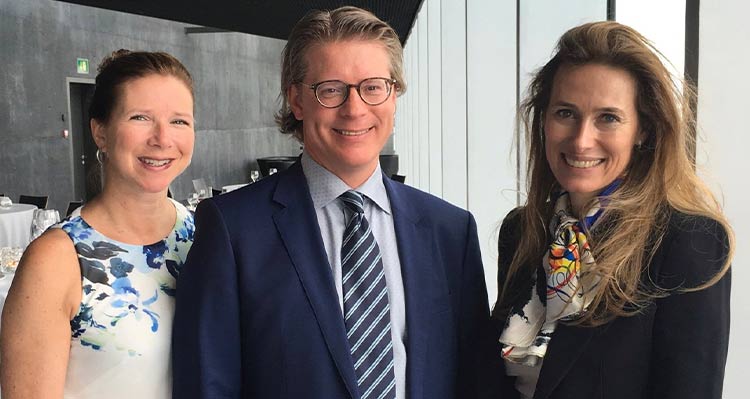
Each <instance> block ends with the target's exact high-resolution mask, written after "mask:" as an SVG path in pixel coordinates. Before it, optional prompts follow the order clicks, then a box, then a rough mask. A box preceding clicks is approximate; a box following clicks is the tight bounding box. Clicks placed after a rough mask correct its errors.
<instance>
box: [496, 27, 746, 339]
mask: <svg viewBox="0 0 750 399" xmlns="http://www.w3.org/2000/svg"><path fill="white" fill-rule="evenodd" d="M660 55H661V53H659V51H658V50H657V49H656V48H655V47H654V46H653V44H651V42H649V41H648V39H646V38H645V37H643V36H642V35H641V34H640V33H638V32H637V31H635V30H634V29H632V28H630V27H628V26H625V25H622V24H619V23H617V22H611V21H607V22H594V23H587V24H584V25H581V26H578V27H575V28H573V29H570V30H569V31H567V32H566V33H565V34H564V35H563V36H562V37H561V38H560V40H559V41H558V43H557V47H556V50H555V54H554V56H553V57H552V59H551V60H550V61H549V62H548V63H547V64H546V65H544V66H543V67H542V68H541V69H539V70H538V71H537V72H536V73H535V75H534V77H533V80H532V82H531V83H530V87H529V92H528V94H527V97H526V98H525V100H524V102H523V103H522V104H521V109H520V111H519V117H520V118H521V119H522V121H523V127H524V129H523V131H524V132H525V134H524V139H525V143H526V145H527V149H528V152H529V153H528V164H527V176H526V180H527V181H526V183H527V187H528V193H527V194H528V196H527V203H526V206H525V207H524V208H522V211H521V212H522V215H521V223H522V226H524V229H523V233H522V236H521V238H520V243H519V246H518V249H517V251H516V253H515V254H514V256H513V260H512V262H511V265H510V268H509V269H508V271H507V273H508V274H507V276H506V279H505V286H504V287H502V289H501V295H500V298H499V299H500V300H499V301H498V304H499V306H502V307H505V306H509V305H511V304H510V303H509V301H511V300H512V299H511V298H507V297H505V296H504V293H506V292H512V291H513V290H512V289H509V288H510V287H512V286H513V282H514V276H515V279H516V281H518V280H517V279H523V278H527V277H530V274H531V273H534V272H535V270H536V268H537V267H538V264H539V262H540V259H541V256H542V254H543V253H544V251H545V250H547V247H548V244H549V239H550V238H549V234H548V232H547V229H546V226H547V224H548V222H549V220H550V218H551V217H552V212H553V210H552V205H553V204H552V203H551V199H552V198H554V197H555V195H556V194H557V193H558V192H560V191H561V187H560V186H559V184H558V182H557V181H556V179H555V177H554V175H553V174H552V170H551V169H550V167H549V164H548V163H547V159H546V156H545V148H544V127H543V121H544V116H545V111H546V110H547V106H548V105H549V101H550V96H551V92H552V85H553V81H554V78H555V74H556V73H557V71H558V70H559V69H560V67H561V66H563V65H572V66H580V65H585V64H602V65H607V66H611V67H616V68H621V69H623V70H625V71H627V72H628V73H630V74H631V75H632V77H633V78H634V79H635V82H636V86H637V87H636V109H637V112H638V120H639V125H640V128H641V131H642V133H643V136H644V140H643V142H642V143H641V145H638V146H636V147H635V148H634V150H633V154H632V156H631V161H630V164H629V165H628V168H627V173H626V175H625V177H624V179H623V182H622V184H621V186H620V188H619V189H618V190H617V191H616V192H615V193H614V194H613V195H612V196H610V197H609V199H608V205H607V209H606V211H605V214H604V215H603V216H602V223H600V227H595V228H594V231H592V232H589V240H590V242H591V246H592V251H593V255H594V259H596V267H595V269H594V270H592V272H594V273H597V274H598V275H599V276H600V277H601V282H600V287H601V288H600V289H599V290H598V292H597V294H596V295H595V297H594V299H593V302H592V303H591V305H590V306H589V311H588V312H586V313H585V314H584V315H583V316H582V317H581V318H580V319H578V320H577V321H575V322H574V323H575V324H579V325H589V326H595V325H600V324H603V323H606V322H608V321H611V320H612V319H614V318H616V317H619V316H631V315H633V314H636V313H638V312H639V310H640V309H642V307H643V306H644V305H646V304H647V302H648V301H649V300H651V299H653V298H656V297H660V296H663V295H666V294H667V290H666V289H663V288H660V287H657V286H656V285H655V284H642V283H643V281H642V276H643V274H642V273H643V272H644V271H645V270H646V268H647V265H649V264H650V262H651V258H652V257H653V255H654V251H655V250H656V248H658V247H659V244H660V243H661V240H662V238H663V236H664V234H665V228H666V224H667V223H668V219H669V214H670V212H671V211H672V210H676V211H680V212H683V213H685V214H689V215H700V216H705V217H708V218H711V219H714V220H716V221H717V222H718V223H719V224H720V225H721V226H722V227H723V228H724V230H725V231H726V233H727V236H728V243H729V254H728V256H727V259H726V261H725V263H724V265H723V267H722V268H721V270H720V271H718V273H716V274H715V275H714V276H713V278H711V279H710V280H708V281H706V282H705V283H703V284H701V285H700V286H697V287H683V289H686V290H699V289H703V288H706V287H708V286H711V285H712V284H714V283H716V282H717V281H718V280H719V279H720V278H721V277H722V276H723V275H724V274H725V273H726V271H727V270H728V269H729V263H730V260H731V256H732V252H733V248H734V237H733V233H732V229H731V227H730V226H729V224H728V222H727V220H726V218H725V216H724V215H723V213H722V210H721V206H720V204H719V203H718V202H717V200H716V198H715V197H714V196H713V194H712V193H711V191H710V190H709V189H708V188H707V187H706V185H705V184H704V183H703V182H702V181H701V179H700V178H699V177H698V176H697V174H696V172H695V161H694V156H693V151H694V149H695V133H696V127H695V119H694V111H693V108H692V104H696V102H695V98H696V93H695V89H694V87H693V86H692V85H691V84H690V83H689V82H685V81H681V80H675V79H673V76H672V74H671V73H670V72H669V70H668V69H667V68H666V67H665V65H664V64H663V63H662V61H661V60H660V58H659V56H660ZM520 135H521V132H519V136H520ZM595 201H596V199H594V200H592V204H588V206H587V208H588V207H590V206H591V205H593V202H595ZM601 226H605V227H601ZM597 233H599V234H597Z"/></svg>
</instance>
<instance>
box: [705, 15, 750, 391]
mask: <svg viewBox="0 0 750 399" xmlns="http://www.w3.org/2000/svg"><path fill="white" fill-rule="evenodd" d="M748 15H750V3H747V2H740V1H731V0H712V1H701V8H700V50H699V57H700V58H699V66H698V69H699V73H698V125H699V126H700V129H701V131H700V133H699V142H698V160H699V166H700V167H702V168H703V175H704V176H705V177H706V179H707V180H709V181H710V182H713V183H714V187H715V188H716V191H718V192H719V193H720V194H722V197H723V202H724V206H725V211H726V213H727V215H728V217H729V221H730V222H731V223H732V226H733V227H734V232H735V234H736V239H737V252H736V253H735V255H734V262H733V263H732V282H733V286H734V287H733V289H732V291H733V292H732V327H731V332H730V337H729V359H728V361H727V369H726V378H725V380H724V398H726V399H743V398H747V397H748V393H747V381H746V380H747V378H748V377H747V362H748V359H750V345H748V343H747V342H746V341H747V340H748V337H750V310H748V309H750V296H748V295H746V293H745V292H744V291H745V287H744V283H745V282H746V281H747V280H748V279H750V269H748V266H750V261H748V259H750V247H748V243H749V242H750V185H748V177H747V173H746V172H745V171H746V170H747V168H746V167H745V166H744V165H745V161H746V160H747V159H748V156H747V152H748V149H750V129H748V123H747V121H745V120H744V117H743V116H742V115H746V114H747V112H748V105H750V101H748V95H749V93H750V79H748V72H749V71H750V51H748V39H750V24H749V23H748V21H747V16H748Z"/></svg>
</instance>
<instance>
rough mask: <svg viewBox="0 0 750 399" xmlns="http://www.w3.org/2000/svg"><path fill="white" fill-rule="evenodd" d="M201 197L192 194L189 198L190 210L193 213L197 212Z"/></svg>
mask: <svg viewBox="0 0 750 399" xmlns="http://www.w3.org/2000/svg"><path fill="white" fill-rule="evenodd" d="M200 201H201V200H200V197H199V195H198V193H190V195H189V196H188V198H187V202H188V206H187V208H188V210H189V211H191V212H195V208H196V207H197V206H198V203H199V202H200Z"/></svg>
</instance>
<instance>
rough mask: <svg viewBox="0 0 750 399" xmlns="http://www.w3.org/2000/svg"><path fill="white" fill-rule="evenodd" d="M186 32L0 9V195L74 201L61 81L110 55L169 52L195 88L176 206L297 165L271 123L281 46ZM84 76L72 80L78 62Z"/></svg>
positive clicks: (27, 2)
mask: <svg viewBox="0 0 750 399" xmlns="http://www.w3.org/2000/svg"><path fill="white" fill-rule="evenodd" d="M186 26H189V25H186V24H182V23H177V22H171V21H166V20H160V19H154V18H148V17H141V16H137V15H131V14H125V13H119V12H115V11H108V10H101V9H96V8H91V7H85V6H78V5H73V4H67V3H60V2H56V1H51V0H23V1H18V0H0V55H1V56H2V60H3V61H4V65H3V72H2V73H0V96H1V97H0V193H4V194H6V195H10V196H11V198H12V199H14V200H16V199H18V196H19V195H20V194H37V195H38V194H46V195H49V196H50V205H49V206H50V207H51V208H56V209H58V210H65V208H66V207H67V203H68V201H72V200H74V199H76V198H75V190H74V188H73V184H74V182H73V165H74V162H77V161H78V160H74V159H73V148H74V146H75V145H78V142H77V140H78V139H79V138H78V137H79V136H77V134H79V132H75V131H71V132H70V137H69V138H67V139H65V138H63V137H62V135H61V132H62V130H63V129H69V126H70V125H69V120H70V115H68V114H67V113H68V93H67V90H68V88H67V83H66V78H89V79H91V78H93V77H94V76H95V75H96V73H95V71H96V66H97V65H98V63H99V62H100V61H101V60H102V58H103V57H105V56H106V55H107V54H109V53H110V52H111V51H113V50H117V49H120V48H128V49H132V50H149V51H156V50H162V51H167V52H169V53H171V54H173V55H175V56H176V57H177V58H179V59H180V60H181V61H182V62H183V63H184V64H185V65H186V66H187V68H188V69H189V70H190V72H191V73H192V74H193V78H194V80H195V100H196V103H195V107H196V111H195V117H196V149H195V154H194V157H193V162H192V164H191V166H190V167H189V168H188V169H187V170H186V172H185V173H184V174H183V176H181V177H179V178H178V179H177V180H176V181H175V182H174V183H173V186H172V190H173V192H174V194H175V197H177V198H184V197H186V196H187V195H188V193H189V192H190V191H192V184H191V180H192V179H193V178H197V177H204V178H206V179H207V180H208V181H209V182H211V183H212V184H213V185H214V186H215V187H221V186H223V185H227V184H234V183H241V182H245V181H247V179H248V174H249V170H250V168H251V167H253V168H254V167H255V164H254V162H255V159H256V158H259V157H264V156H272V155H297V154H299V152H300V151H299V144H298V143H297V142H296V141H294V140H292V139H290V138H289V137H286V136H284V135H281V134H280V133H278V131H277V130H276V127H275V125H274V123H273V113H274V112H275V110H276V108H277V104H278V102H277V100H278V91H279V57H280V54H281V50H282V48H283V46H284V43H285V42H284V41H282V40H277V39H269V38H262V37H256V36H252V35H247V34H240V33H202V34H190V35H186V34H185V32H184V28H185V27H186ZM79 57H80V58H87V59H89V62H90V66H91V69H92V70H91V72H90V73H89V74H78V73H76V58H79Z"/></svg>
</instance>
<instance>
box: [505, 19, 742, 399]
mask: <svg viewBox="0 0 750 399" xmlns="http://www.w3.org/2000/svg"><path fill="white" fill-rule="evenodd" d="M658 54H659V53H658V51H657V50H656V49H655V48H654V47H653V46H652V45H651V43H650V42H648V40H647V39H645V38H644V37H643V36H641V35H640V34H639V33H638V32H636V31H635V30H633V29H632V28H629V27H627V26H624V25H621V24H618V23H616V22H597V23H590V24H585V25H582V26H579V27H576V28H573V29H571V30H569V31H568V32H566V33H565V34H564V35H563V36H562V38H561V39H560V41H559V42H558V45H557V48H556V52H555V55H554V56H553V58H552V59H551V60H550V61H549V62H548V63H547V64H546V65H545V66H544V67H542V68H541V69H540V70H539V71H538V72H537V73H536V75H535V77H534V79H533V81H532V83H531V87H530V89H529V96H528V97H527V99H526V100H525V102H524V103H523V106H522V116H523V118H524V121H525V124H526V129H525V130H526V137H525V138H526V144H527V148H528V150H529V160H528V174H529V175H528V179H527V182H528V195H527V202H526V204H525V206H523V207H520V208H517V209H515V210H513V211H512V212H511V213H510V214H508V216H507V217H506V218H505V220H504V221H503V224H502V227H501V229H500V235H499V243H498V247H499V256H498V263H499V271H498V288H499V294H498V299H497V303H496V305H495V308H494V310H493V314H492V316H493V320H494V321H495V322H496V326H497V334H498V342H499V347H498V352H499V353H498V356H501V357H502V359H503V361H504V363H505V369H506V374H507V378H510V379H513V381H514V383H513V384H509V386H515V390H513V391H512V392H508V393H507V395H505V396H503V398H508V397H511V398H512V397H519V398H538V399H543V398H549V399H556V398H578V399H586V398H607V399H617V398H623V399H638V398H659V399H670V398H680V399H690V398H696V399H698V398H700V399H711V398H720V397H721V391H722V384H723V378H724V366H725V363H726V356H727V344H728V339H729V292H730V275H729V266H730V260H731V255H732V249H733V245H734V241H733V235H732V230H731V228H730V226H729V225H728V223H727V220H726V218H725V217H724V215H723V214H722V211H721V208H720V206H719V204H718V203H717V201H716V200H715V198H714V196H713V195H712V194H711V192H710V191H709V190H708V189H707V188H706V186H705V184H704V183H703V182H702V181H701V180H700V178H699V177H698V176H697V175H696V173H695V164H694V161H693V159H694V157H693V152H694V148H695V146H694V141H695V126H694V114H693V112H692V110H693V108H691V105H692V104H695V102H693V101H694V99H695V92H694V90H693V88H692V87H691V86H690V85H689V84H682V83H681V82H679V81H676V80H673V78H672V76H671V75H670V73H669V71H668V70H667V68H665V66H664V64H663V63H662V62H661V60H660V59H659V56H658Z"/></svg>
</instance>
